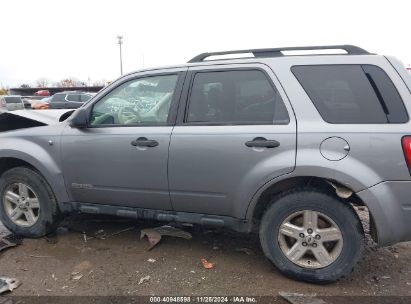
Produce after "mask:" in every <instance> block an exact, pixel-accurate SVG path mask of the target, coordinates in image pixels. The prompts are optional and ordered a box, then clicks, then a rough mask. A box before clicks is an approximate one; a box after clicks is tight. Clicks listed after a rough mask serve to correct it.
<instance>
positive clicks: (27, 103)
mask: <svg viewBox="0 0 411 304" xmlns="http://www.w3.org/2000/svg"><path fill="white" fill-rule="evenodd" d="M42 99H44V96H22V97H21V100H22V101H23V104H24V108H26V109H32V108H33V107H32V105H33V104H34V103H36V102H38V101H40V100H42Z"/></svg>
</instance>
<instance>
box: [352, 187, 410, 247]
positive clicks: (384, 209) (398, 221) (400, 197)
mask: <svg viewBox="0 0 411 304" xmlns="http://www.w3.org/2000/svg"><path fill="white" fill-rule="evenodd" d="M357 195H358V196H359V197H360V198H361V199H362V200H363V202H364V203H365V204H366V205H367V207H368V209H369V211H370V213H371V216H372V217H373V220H374V223H375V228H376V230H377V237H378V245H381V246H386V245H392V244H395V243H399V242H404V241H411V181H387V182H382V183H379V184H377V185H375V186H372V187H370V188H368V189H365V190H362V191H359V192H357Z"/></svg>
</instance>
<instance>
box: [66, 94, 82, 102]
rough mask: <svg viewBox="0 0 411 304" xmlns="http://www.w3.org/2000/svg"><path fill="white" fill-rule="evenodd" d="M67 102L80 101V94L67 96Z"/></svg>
mask: <svg viewBox="0 0 411 304" xmlns="http://www.w3.org/2000/svg"><path fill="white" fill-rule="evenodd" d="M67 100H68V101H80V95H79V94H69V95H67Z"/></svg>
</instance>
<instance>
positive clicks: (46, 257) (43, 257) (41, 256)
mask: <svg viewBox="0 0 411 304" xmlns="http://www.w3.org/2000/svg"><path fill="white" fill-rule="evenodd" d="M29 257H31V258H38V259H48V258H52V256H50V255H33V254H30V255H29Z"/></svg>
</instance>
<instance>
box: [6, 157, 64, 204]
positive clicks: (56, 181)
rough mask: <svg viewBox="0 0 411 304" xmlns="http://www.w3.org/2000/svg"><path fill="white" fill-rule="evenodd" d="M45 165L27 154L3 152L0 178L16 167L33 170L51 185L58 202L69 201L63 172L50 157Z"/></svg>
mask: <svg viewBox="0 0 411 304" xmlns="http://www.w3.org/2000/svg"><path fill="white" fill-rule="evenodd" d="M45 164H47V167H46V166H45V165H44V164H43V163H42V162H40V161H39V160H37V159H36V158H34V157H33V156H32V155H29V154H27V153H25V152H21V151H10V150H8V151H7V152H6V151H2V153H0V177H1V176H2V175H3V173H4V172H6V171H7V170H9V169H12V168H15V167H26V168H29V169H32V170H33V171H36V172H37V173H38V174H40V175H41V176H42V177H43V178H44V179H45V180H46V182H47V183H48V184H49V185H50V187H51V189H52V191H53V193H54V195H55V197H56V200H57V202H64V201H68V195H67V191H66V189H65V184H64V179H63V174H62V172H61V170H59V169H58V167H57V164H56V163H55V162H54V161H53V159H52V158H51V157H50V156H47V159H46V162H45Z"/></svg>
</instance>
